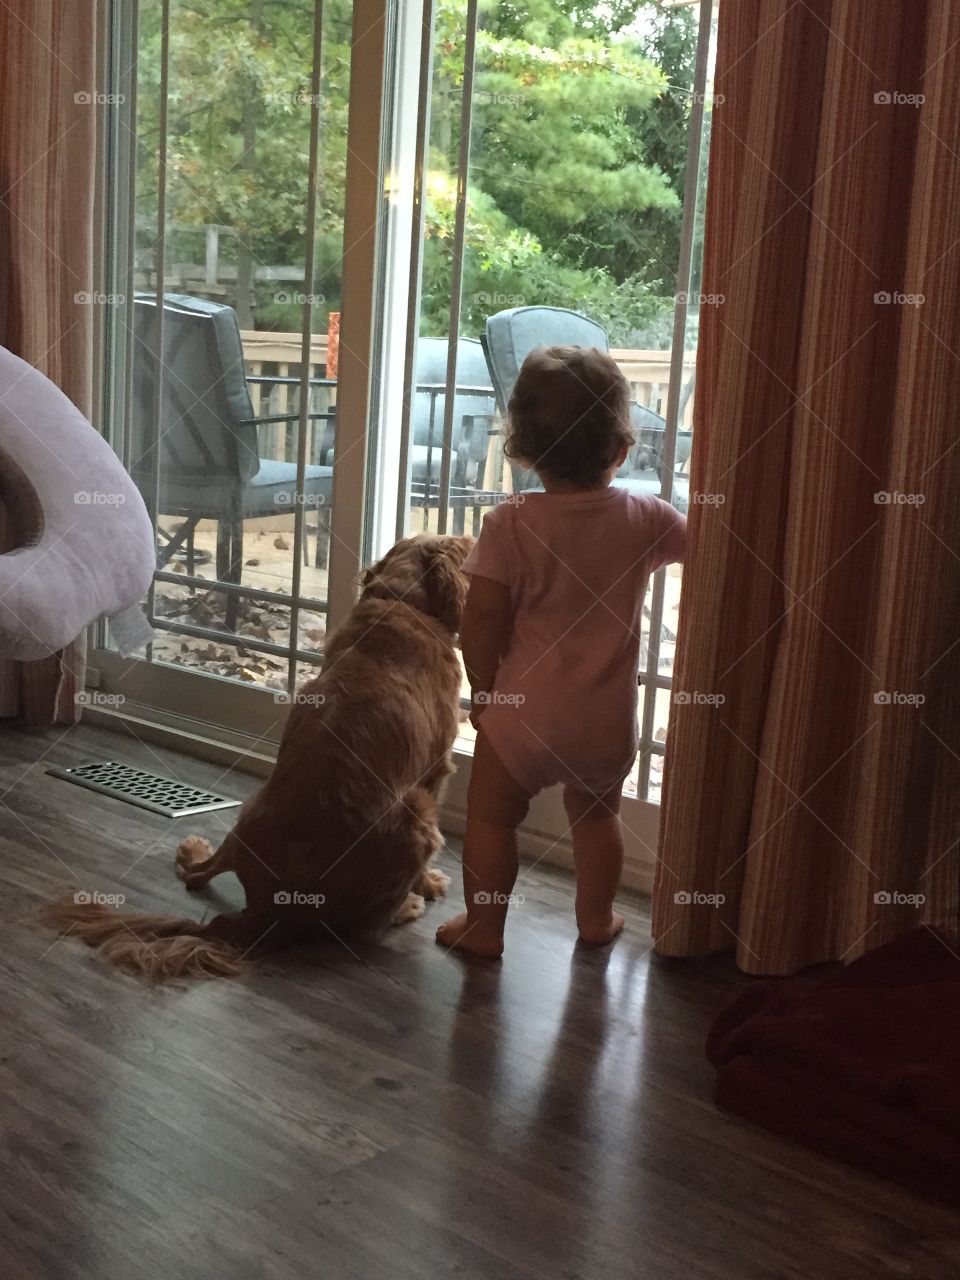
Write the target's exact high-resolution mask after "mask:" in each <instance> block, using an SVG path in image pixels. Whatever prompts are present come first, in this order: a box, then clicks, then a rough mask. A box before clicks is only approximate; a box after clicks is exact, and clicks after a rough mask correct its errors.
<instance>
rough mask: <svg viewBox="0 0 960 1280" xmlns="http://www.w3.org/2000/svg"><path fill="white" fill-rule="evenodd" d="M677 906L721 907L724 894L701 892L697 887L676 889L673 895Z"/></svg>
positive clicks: (723, 901) (724, 900)
mask: <svg viewBox="0 0 960 1280" xmlns="http://www.w3.org/2000/svg"><path fill="white" fill-rule="evenodd" d="M673 900H674V902H675V903H676V904H677V906H678V907H722V906H723V904H724V903H725V902H726V900H727V898H726V894H723V893H701V892H700V890H699V889H678V890H677V892H676V893H675V894H674V895H673Z"/></svg>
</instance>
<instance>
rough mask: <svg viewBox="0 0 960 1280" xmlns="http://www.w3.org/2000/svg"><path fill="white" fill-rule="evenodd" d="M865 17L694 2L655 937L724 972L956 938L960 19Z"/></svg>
mask: <svg viewBox="0 0 960 1280" xmlns="http://www.w3.org/2000/svg"><path fill="white" fill-rule="evenodd" d="M883 10H884V11H883V15H882V17H881V15H880V14H879V13H878V12H876V11H875V9H874V7H873V6H866V5H855V4H847V3H833V2H831V0H804V3H802V4H796V3H794V2H793V0H761V2H760V3H757V0H724V2H723V4H722V5H721V6H720V26H719V33H718V55H717V70H716V84H715V88H716V100H715V101H716V105H715V107H714V114H713V136H712V143H711V156H710V178H709V187H708V196H707V226H706V241H705V261H704V270H703V283H702V291H703V293H704V294H708V295H709V294H720V295H723V297H724V299H725V301H724V303H723V304H722V305H721V306H718V307H716V308H704V314H703V317H702V321H701V331H700V353H699V360H698V373H697V385H698V400H697V405H696V429H695V434H694V441H695V443H694V451H693V457H692V460H691V468H692V472H691V490H692V491H693V492H694V493H695V494H696V493H699V494H700V495H703V496H702V497H701V499H700V501H699V502H698V501H696V500H695V501H694V502H693V503H692V504H691V516H690V541H689V546H690V550H689V555H688V563H687V564H686V566H685V568H684V589H683V598H682V602H681V612H680V634H679V645H678V652H677V658H676V666H675V672H674V689H675V691H677V692H686V693H688V694H689V695H690V697H689V699H687V700H681V701H679V702H677V701H675V702H674V705H673V708H672V716H671V725H670V732H669V736H668V742H667V759H666V763H665V785H664V797H663V811H662V820H661V839H660V850H659V856H660V862H659V865H658V874H657V879H656V885H655V890H654V937H655V939H656V949H657V950H658V951H659V952H660V953H661V954H665V955H693V954H699V953H703V952H706V951H710V950H716V949H723V948H729V947H734V948H735V951H736V958H737V963H738V964H739V966H740V967H741V968H742V969H743V970H745V971H746V972H749V973H766V974H787V973H791V972H794V971H796V970H798V969H800V968H802V967H804V966H806V965H810V964H815V963H819V962H822V961H828V960H836V959H844V960H851V959H853V958H854V957H856V956H857V955H860V954H861V953H862V952H864V951H866V950H868V949H870V948H872V947H875V946H879V945H880V944H881V943H883V942H886V941H889V940H890V939H891V938H892V937H894V936H896V935H897V934H899V933H901V932H903V931H904V930H906V929H908V928H910V927H912V926H913V925H914V924H915V923H916V922H917V920H918V919H919V920H922V921H924V922H926V923H928V924H930V925H938V926H942V927H945V928H950V929H955V928H956V926H957V923H958V870H957V855H958V848H960V844H958V838H960V500H958V492H960V418H958V413H960V222H958V220H957V213H956V211H957V209H958V208H960V147H958V146H957V142H956V139H957V125H958V122H960V7H958V6H956V5H954V4H952V3H950V0H888V3H887V4H885V5H884V6H883ZM698 695H715V696H714V697H713V698H711V699H704V698H703V697H702V696H698Z"/></svg>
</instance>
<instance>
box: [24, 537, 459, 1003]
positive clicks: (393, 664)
mask: <svg viewBox="0 0 960 1280" xmlns="http://www.w3.org/2000/svg"><path fill="white" fill-rule="evenodd" d="M470 542H471V540H470V539H469V538H454V537H432V536H427V535H420V536H418V537H414V538H406V539H404V540H403V541H402V542H399V543H398V544H397V545H396V546H395V547H394V548H393V550H392V551H390V552H389V553H388V554H387V555H386V556H385V557H384V558H383V559H382V560H381V561H380V562H379V563H378V564H376V565H374V566H373V567H372V568H371V569H368V570H367V572H366V573H365V574H364V576H363V581H362V594H361V597H360V600H359V601H358V603H357V605H356V606H355V608H354V609H353V611H352V613H351V614H350V617H349V618H348V619H347V621H346V622H345V623H344V624H343V626H342V627H341V628H340V629H339V630H338V631H337V632H336V634H335V635H334V636H333V638H332V640H331V642H330V644H329V646H328V648H327V651H326V654H325V658H324V664H323V668H322V670H321V673H320V675H319V676H317V677H316V678H315V679H314V680H311V681H310V682H309V683H308V684H306V685H305V686H304V687H303V688H302V689H301V690H300V691H299V693H298V694H297V695H296V701H295V704H294V706H293V707H292V708H291V711H290V717H289V720H288V722H287V725H286V728H285V731H284V734H283V738H282V741H281V743H280V751H279V754H278V756H277V763H276V767H275V768H274V770H273V773H272V774H271V776H270V778H269V779H268V781H267V782H266V783H265V784H264V786H263V787H262V788H261V789H260V790H259V791H258V792H257V793H256V794H255V795H254V796H252V797H251V798H250V799H249V800H248V801H247V802H246V803H245V804H244V805H243V807H242V809H241V810H240V814H239V817H238V819H237V823H236V825H235V826H234V828H233V830H232V831H231V832H230V833H229V835H228V836H227V837H226V839H225V840H224V841H223V843H222V844H221V845H220V847H219V849H217V850H216V852H213V851H212V850H211V847H210V845H209V844H207V842H206V841H205V840H201V839H200V838H198V837H196V836H192V837H190V838H189V839H187V840H184V841H183V842H182V843H181V845H180V847H179V849H178V850H177V857H176V867H177V874H178V875H179V876H180V878H181V879H182V880H183V881H184V883H185V884H186V886H187V888H189V889H199V888H201V887H202V886H204V885H206V884H207V883H208V882H209V881H210V880H211V879H212V878H213V876H216V875H219V874H220V872H222V871H233V872H235V873H236V875H237V877H238V878H239V880H240V882H241V884H242V885H243V888H244V892H245V894H246V906H245V907H244V909H243V910H242V911H237V912H232V913H229V914H225V915H219V916H216V917H215V918H214V919H213V920H211V921H210V922H209V923H208V924H205V925H201V924H197V923H195V922H193V921H191V920H186V919H179V918H177V917H170V916H151V915H129V914H128V915H123V914H120V913H117V912H115V911H112V910H110V909H108V908H105V907H103V906H98V905H95V904H75V903H74V902H72V901H68V902H65V903H62V904H55V905H53V906H51V907H50V908H48V909H47V910H46V911H45V912H44V919H45V921H46V923H48V924H50V925H52V926H55V927H57V928H62V929H65V930H68V931H69V932H70V935H71V936H72V937H76V938H80V939H82V940H83V941H84V942H86V943H88V945H90V946H92V947H97V948H98V949H99V951H100V952H101V954H102V955H103V956H104V957H105V958H106V959H108V960H110V961H111V962H112V963H114V964H116V965H119V966H120V967H122V968H125V969H127V970H130V971H133V972H135V973H139V974H143V975H145V976H147V977H150V978H154V979H162V978H169V977H176V976H182V975H187V974H235V973H238V972H240V971H241V969H242V968H243V967H244V965H245V963H246V958H247V957H248V956H250V955H252V954H255V953H256V952H258V951H263V950H267V949H272V948H274V947H277V946H283V945H286V944H288V943H292V942H295V941H301V940H306V939H311V938H317V937H321V938H326V939H329V938H331V937H349V936H356V935H358V934H369V933H373V932H375V931H377V930H379V929H382V928H384V927H385V926H386V925H388V924H390V922H391V921H393V922H396V923H406V922H407V921H409V920H413V919H416V917H417V916H418V915H420V914H422V912H423V909H424V906H423V904H424V899H430V898H435V897H437V896H439V895H441V894H443V893H444V892H445V891H446V885H447V877H446V876H444V875H443V873H442V872H440V871H438V870H437V869H436V868H433V867H431V866H430V861H431V859H432V858H433V856H434V854H435V853H436V852H437V850H438V849H439V848H440V845H441V843H442V840H441V836H440V832H439V829H438V827H437V807H436V805H437V795H438V792H439V789H440V786H441V784H442V782H443V780H444V778H445V777H446V776H447V774H448V773H449V772H450V770H451V764H450V751H451V748H452V746H453V741H454V738H455V737H456V733H457V725H458V719H459V692H460V679H461V676H460V664H459V662H458V659H457V655H456V651H455V647H454V642H455V638H456V633H457V631H458V630H459V627H460V616H461V613H462V610H463V604H464V600H465V597H466V586H467V584H466V578H465V577H464V575H463V574H462V573H461V571H460V566H461V565H462V563H463V560H464V557H465V556H466V553H467V551H468V550H469V547H470ZM321 899H322V900H321Z"/></svg>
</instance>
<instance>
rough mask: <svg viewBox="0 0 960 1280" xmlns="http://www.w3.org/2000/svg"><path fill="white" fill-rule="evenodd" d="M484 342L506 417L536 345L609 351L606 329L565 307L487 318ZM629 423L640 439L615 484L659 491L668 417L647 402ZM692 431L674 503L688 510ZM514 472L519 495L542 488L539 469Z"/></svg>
mask: <svg viewBox="0 0 960 1280" xmlns="http://www.w3.org/2000/svg"><path fill="white" fill-rule="evenodd" d="M480 342H481V345H482V346H483V351H484V354H485V356H486V358H487V365H488V367H489V370H490V377H491V379H492V381H493V385H494V389H495V391H496V396H497V404H498V407H499V409H500V412H501V414H503V415H505V414H506V411H507V405H508V403H509V401H510V396H511V394H512V392H513V388H514V385H515V383H516V381H517V376H518V374H519V373H520V366H521V365H522V364H523V362H524V360H525V359H526V358H527V356H528V355H529V354H530V352H531V351H533V350H535V349H536V348H537V347H553V346H575V347H596V348H597V349H598V350H599V351H609V350H610V342H609V340H608V338H607V334H606V330H605V329H603V328H602V327H601V326H600V325H599V324H597V323H596V321H595V320H591V319H590V318H589V317H588V316H584V315H581V314H580V313H579V312H577V311H569V310H567V309H566V308H564V307H511V308H509V309H508V310H506V311H498V312H497V313H496V315H492V316H490V317H489V318H488V320H487V325H486V332H485V333H484V334H483V335H482V336H481V338H480ZM692 390H693V380H692V379H691V380H690V382H688V384H687V386H686V387H685V388H684V393H683V396H682V397H681V404H680V414H681V416H682V414H683V410H684V408H685V407H686V403H687V400H688V399H689V396H690V393H691V391H692ZM630 421H631V424H632V425H633V428H634V431H635V433H636V436H637V443H636V445H635V446H634V448H633V449H632V450H631V453H630V455H629V456H628V458H627V460H626V462H625V463H624V464H623V466H622V467H621V468H620V470H619V471H618V473H617V476H616V479H615V480H614V482H613V483H614V484H615V485H617V486H618V488H623V489H628V490H629V491H630V492H631V493H652V494H659V492H660V448H661V445H662V441H663V435H664V432H665V431H666V426H667V423H666V419H665V418H662V417H661V416H660V414H659V413H656V412H655V411H654V410H653V409H648V408H647V407H646V406H645V405H640V404H633V405H631V406H630ZM692 434H693V433H692V432H690V431H686V430H681V431H678V432H677V447H676V459H675V464H676V475H677V477H678V479H676V480H675V481H674V487H673V504H674V506H675V507H677V509H678V510H680V511H683V512H685V511H686V509H687V494H688V482H687V481H686V478H685V477H683V478H682V479H680V478H679V477H682V476H683V469H684V467H685V465H686V462H687V460H688V459H689V457H690V448H691V443H692ZM512 471H513V487H514V492H515V493H519V492H522V491H523V490H531V489H539V488H540V487H541V485H540V482H539V480H538V478H537V476H536V473H535V472H533V471H529V470H526V469H525V468H523V467H517V466H514V467H512Z"/></svg>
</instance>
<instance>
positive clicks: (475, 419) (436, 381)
mask: <svg viewBox="0 0 960 1280" xmlns="http://www.w3.org/2000/svg"><path fill="white" fill-rule="evenodd" d="M448 349H449V348H448V342H447V339H446V338H420V339H419V340H418V342H417V367H416V379H417V385H416V389H415V394H414V402H413V412H412V414H411V422H410V437H411V445H410V505H411V507H420V506H422V507H423V513H424V522H426V518H427V511H428V510H429V508H430V507H431V506H436V505H437V503H438V502H439V485H440V467H441V462H442V456H443V422H444V414H445V411H446V401H447V395H446V380H447V353H448ZM495 407H496V406H495V398H494V391H493V383H492V382H491V381H490V375H489V373H488V371H487V361H486V358H485V356H484V353H483V347H482V346H481V344H480V343H479V342H478V341H477V339H476V338H460V340H459V341H458V343H457V385H456V387H455V389H454V393H453V457H452V458H451V462H450V506H451V507H452V508H453V529H454V532H455V533H462V532H463V529H464V518H465V514H466V509H467V508H468V507H473V510H474V526H476V525H477V524H478V523H479V511H480V507H481V506H483V505H484V502H485V500H486V499H488V498H491V497H492V495H491V494H489V493H487V492H486V491H485V490H484V487H483V486H484V483H485V479H486V466H487V456H488V454H489V450H490V440H491V435H492V434H493V433H492V430H491V428H492V422H493V414H494V409H495Z"/></svg>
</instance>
